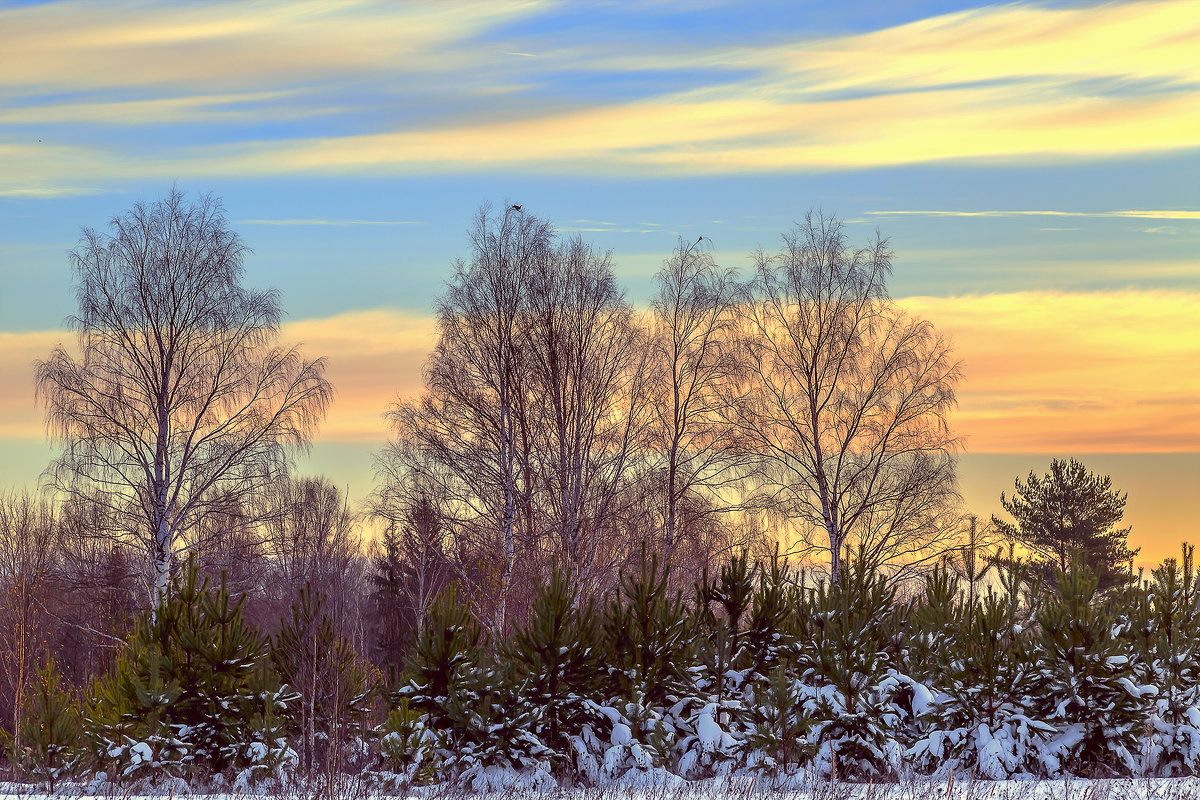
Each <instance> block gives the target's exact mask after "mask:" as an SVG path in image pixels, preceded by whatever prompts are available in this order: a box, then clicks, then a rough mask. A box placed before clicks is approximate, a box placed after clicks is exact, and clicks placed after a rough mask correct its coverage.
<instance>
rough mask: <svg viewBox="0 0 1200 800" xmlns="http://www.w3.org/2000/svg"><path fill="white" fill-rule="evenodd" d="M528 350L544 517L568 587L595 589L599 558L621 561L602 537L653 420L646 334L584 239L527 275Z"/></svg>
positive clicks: (603, 260) (606, 261) (608, 268)
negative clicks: (571, 584) (567, 576)
mask: <svg viewBox="0 0 1200 800" xmlns="http://www.w3.org/2000/svg"><path fill="white" fill-rule="evenodd" d="M522 345H523V347H522V354H523V356H524V358H525V363H526V366H525V370H524V379H525V387H526V391H527V393H528V395H529V403H530V404H531V406H532V409H533V410H532V411H531V413H530V418H531V420H532V422H531V426H532V428H533V435H532V439H533V442H534V444H533V447H532V453H533V459H534V464H533V466H532V469H533V470H534V472H535V473H536V482H537V486H538V494H537V502H538V507H539V513H540V517H541V519H543V520H544V523H543V525H544V529H545V530H546V531H547V532H548V533H549V534H550V535H551V537H552V539H553V540H555V547H556V549H557V550H558V552H559V554H561V556H562V558H563V559H564V560H565V562H566V563H565V566H566V567H567V568H568V570H569V572H570V576H571V579H572V580H573V581H574V582H575V583H576V585H577V586H578V587H580V588H581V589H584V590H587V589H589V588H595V587H594V586H589V584H591V583H593V582H594V581H595V580H596V578H597V577H598V576H599V574H600V572H601V571H602V567H603V564H602V563H601V561H600V559H599V557H600V556H601V555H602V554H607V556H608V560H609V561H612V560H613V559H614V558H616V557H618V556H619V555H623V554H621V553H620V551H619V550H617V549H615V548H613V547H611V546H609V545H611V544H612V542H606V541H605V540H604V537H605V536H606V535H608V534H611V531H610V530H608V525H609V522H610V517H612V516H613V515H614V514H615V512H617V511H618V510H619V509H618V508H617V506H618V504H619V503H620V502H621V500H622V498H624V497H627V496H628V493H627V492H625V491H624V489H625V488H626V485H627V483H628V481H629V479H630V476H631V474H632V473H633V470H632V467H633V465H634V464H635V463H636V461H637V459H639V458H641V457H642V455H643V450H644V448H645V445H646V436H647V432H648V424H649V421H650V414H649V404H650V399H651V398H650V397H649V388H650V387H649V347H648V342H647V331H646V330H645V329H644V327H643V326H642V325H641V324H639V321H638V319H637V317H636V315H635V314H634V311H633V308H632V307H631V306H630V305H629V303H628V302H626V300H625V298H624V294H623V293H622V292H621V290H620V289H619V288H618V287H617V284H616V279H615V277H614V275H613V271H612V265H611V254H609V253H601V252H599V251H597V250H595V249H594V248H593V247H592V246H591V245H589V244H587V243H585V242H584V241H582V240H581V239H579V238H578V237H573V238H571V239H568V240H567V241H565V242H563V243H562V244H561V245H560V247H559V248H558V250H557V252H556V254H555V257H554V258H553V259H551V260H548V261H546V262H544V263H543V265H542V268H541V269H539V270H538V271H537V272H535V274H534V275H533V276H532V277H531V280H530V286H529V318H528V323H527V324H526V325H525V326H523V328H522Z"/></svg>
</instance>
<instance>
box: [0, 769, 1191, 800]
mask: <svg viewBox="0 0 1200 800" xmlns="http://www.w3.org/2000/svg"><path fill="white" fill-rule="evenodd" d="M672 777H675V776H672ZM169 788H170V791H168V790H167V788H164V789H163V790H162V791H161V793H145V794H143V793H139V794H128V793H126V792H125V791H122V790H120V789H117V788H114V789H113V790H112V791H111V792H110V793H107V794H84V791H85V788H84V787H83V786H82V785H78V784H71V785H67V786H64V787H63V788H62V789H61V790H60V791H59V792H57V793H55V794H53V795H51V794H46V793H45V792H44V789H42V788H40V787H36V786H31V785H28V784H18V783H0V800H2V799H3V798H18V797H19V798H21V800H52V799H53V800H60V799H61V798H71V800H164V798H167V797H170V798H172V800H186V798H196V800H248V798H261V800H297V798H304V797H310V796H314V792H313V791H310V790H309V789H308V788H306V787H302V786H297V787H289V788H288V789H286V790H284V791H279V792H277V793H269V794H256V793H255V791H254V790H253V789H250V790H247V791H237V792H235V793H232V794H230V793H226V794H195V795H189V794H187V793H186V792H181V791H179V789H180V787H179V786H177V785H174V786H171V787H169ZM316 791H317V792H318V793H319V795H320V796H323V797H331V798H333V800H338V799H339V798H343V797H344V798H347V800H393V799H394V800H435V799H436V798H440V797H447V796H449V797H453V798H455V799H456V800H491V799H492V798H497V797H502V798H504V800H524V799H525V798H528V799H529V800H539V799H541V798H545V799H546V800H768V798H770V800H917V798H921V799H922V800H924V799H925V798H929V799H930V800H985V798H986V799H987V800H1060V799H1068V798H1079V799H1080V800H1185V799H1186V798H1196V797H1200V778H1128V779H1119V780H1084V779H1079V778H1072V779H1066V780H1041V781H971V780H963V781H958V782H955V781H947V780H930V779H922V778H916V779H912V780H908V781H903V782H901V783H899V784H853V783H844V782H838V783H830V782H826V781H814V780H813V779H811V778H809V777H807V776H805V775H797V776H794V777H792V778H791V779H787V780H784V781H780V782H777V783H775V784H774V785H772V783H771V782H770V781H767V780H766V779H760V780H754V779H751V778H746V777H734V778H722V779H714V780H707V781H690V782H686V781H681V780H679V779H678V778H677V777H675V780H674V781H670V782H663V783H659V782H657V781H653V780H649V781H645V782H637V781H628V780H621V781H618V782H615V783H613V784H612V785H609V786H606V787H603V788H590V789H579V790H570V789H564V790H559V789H551V790H549V791H537V790H525V791H521V790H511V789H510V790H507V791H502V792H493V793H469V792H463V791H462V790H461V789H458V790H455V789H448V788H447V787H444V786H424V787H416V788H414V789H413V790H412V791H410V792H408V793H405V794H389V793H377V792H373V791H370V790H365V789H364V788H363V787H362V786H354V787H346V788H345V789H343V790H341V791H334V792H332V793H329V792H328V790H327V789H326V788H325V787H321V788H320V789H319V790H316Z"/></svg>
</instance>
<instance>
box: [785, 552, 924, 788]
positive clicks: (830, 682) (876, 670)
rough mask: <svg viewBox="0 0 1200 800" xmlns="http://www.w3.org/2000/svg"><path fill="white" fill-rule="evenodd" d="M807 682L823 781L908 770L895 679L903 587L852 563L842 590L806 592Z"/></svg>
mask: <svg viewBox="0 0 1200 800" xmlns="http://www.w3.org/2000/svg"><path fill="white" fill-rule="evenodd" d="M806 595H807V596H806V598H805V602H803V603H801V604H800V606H799V607H798V608H797V611H798V614H799V616H800V617H801V624H802V626H803V627H802V632H801V634H800V635H801V641H802V646H801V651H800V655H799V660H800V663H799V669H800V678H801V680H802V682H804V683H805V684H807V685H808V686H810V687H811V689H812V699H811V700H809V701H808V703H809V709H810V711H809V713H810V715H811V716H812V718H813V721H814V724H813V729H812V733H811V734H810V736H811V737H812V738H813V739H814V741H815V742H816V743H817V753H816V756H815V758H814V761H813V766H814V767H815V768H816V769H817V770H818V771H819V772H820V773H821V774H823V775H831V776H832V775H835V774H836V775H838V776H843V777H863V778H877V777H882V776H887V775H892V774H894V773H895V771H896V770H897V769H898V768H899V766H900V755H901V746H900V744H899V743H898V742H897V741H896V739H895V737H894V731H895V728H896V724H897V715H896V712H895V709H894V707H893V705H892V694H893V692H894V691H895V690H896V688H897V683H896V681H895V680H894V679H889V677H888V670H889V668H890V667H891V663H890V661H891V659H890V655H889V647H888V645H889V644H890V640H891V632H890V630H889V628H890V625H891V624H892V623H894V621H895V616H894V614H893V605H894V602H895V587H893V586H889V584H888V582H887V580H886V579H885V578H884V576H882V575H876V574H874V573H872V572H871V570H870V569H869V568H868V567H867V566H866V563H865V561H864V560H863V559H851V558H847V559H846V560H844V561H843V562H842V570H841V572H840V574H839V580H838V582H837V583H829V582H826V581H823V580H819V581H817V583H816V585H815V586H812V587H810V588H808V589H807V590H806Z"/></svg>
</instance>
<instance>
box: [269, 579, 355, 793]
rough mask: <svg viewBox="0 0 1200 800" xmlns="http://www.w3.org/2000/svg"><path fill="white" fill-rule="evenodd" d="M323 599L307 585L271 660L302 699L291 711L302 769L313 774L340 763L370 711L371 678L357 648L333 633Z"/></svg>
mask: <svg viewBox="0 0 1200 800" xmlns="http://www.w3.org/2000/svg"><path fill="white" fill-rule="evenodd" d="M324 605H325V597H324V595H322V594H321V593H320V592H318V591H316V590H314V589H313V588H312V586H311V585H305V586H304V588H302V589H301V590H300V597H299V600H298V602H297V603H295V604H293V605H292V609H291V618H290V619H287V620H284V622H283V624H282V625H281V626H280V628H279V632H278V633H277V634H276V635H275V637H274V639H273V640H272V642H271V660H272V662H273V663H274V665H275V668H276V669H277V670H278V671H279V674H280V676H281V677H282V678H283V680H285V681H286V682H287V684H288V686H290V687H291V688H292V689H293V690H294V691H296V692H297V693H298V694H299V695H300V698H299V700H300V701H299V702H298V703H296V704H294V705H293V708H294V709H295V710H296V711H298V712H299V713H298V714H297V715H296V716H295V717H294V723H295V724H296V725H297V726H298V727H299V729H300V753H299V758H300V767H301V768H302V769H303V770H304V771H305V772H306V773H311V772H312V770H313V768H314V766H316V765H318V764H319V765H321V766H322V767H323V769H324V770H326V771H329V770H331V769H332V768H334V767H335V766H337V765H339V764H340V761H341V755H342V751H343V747H342V746H343V745H344V744H346V743H347V742H348V741H349V740H351V739H352V738H354V737H357V736H360V735H361V734H362V732H363V727H364V723H365V721H366V717H367V714H368V713H370V707H369V704H368V702H367V700H368V697H367V693H368V687H367V675H366V670H365V669H364V667H363V665H362V664H361V663H360V662H359V660H358V656H357V655H356V654H355V652H354V648H353V647H352V646H351V645H350V643H349V642H348V641H346V640H345V639H344V638H343V637H341V636H338V635H336V634H335V633H334V630H333V622H332V621H331V620H330V619H329V616H328V615H327V614H326V613H325V612H324Z"/></svg>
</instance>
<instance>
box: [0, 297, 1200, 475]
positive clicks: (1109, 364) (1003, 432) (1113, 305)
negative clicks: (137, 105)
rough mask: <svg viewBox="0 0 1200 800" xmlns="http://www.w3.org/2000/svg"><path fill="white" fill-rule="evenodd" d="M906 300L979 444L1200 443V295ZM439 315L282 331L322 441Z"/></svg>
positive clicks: (17, 387) (362, 438) (3, 398)
mask: <svg viewBox="0 0 1200 800" xmlns="http://www.w3.org/2000/svg"><path fill="white" fill-rule="evenodd" d="M898 302H899V303H900V304H901V305H902V306H904V307H905V308H906V309H908V310H909V311H911V312H912V313H915V314H918V315H920V316H923V317H925V318H927V319H929V320H930V321H932V322H933V323H934V324H935V325H936V326H937V327H938V328H939V329H940V330H942V331H944V332H946V333H949V334H950V335H951V336H952V337H953V339H954V343H955V347H956V353H957V354H958V356H959V357H960V358H962V359H963V360H964V361H965V362H966V379H965V381H964V382H963V384H962V385H961V387H960V390H959V400H960V406H959V409H958V411H957V412H955V414H954V415H953V418H952V421H953V424H954V427H955V430H956V431H957V432H958V433H960V434H961V435H963V436H965V437H966V445H967V450H968V452H975V453H1055V454H1061V453H1068V452H1070V453H1086V452H1107V453H1120V452H1128V453H1136V452H1200V293H1195V292H1141V291H1118V292H1096V293H1073V294H1069V293H1049V292H1017V293H1009V294H992V295H974V296H964V297H907V298H900V299H899V300H898ZM69 336H70V335H69V334H65V333H64V332H62V331H40V332H33V333H0V437H36V436H40V435H41V434H42V431H43V428H42V423H41V414H40V411H39V409H37V408H36V407H35V405H34V399H33V384H32V371H31V368H30V364H31V362H32V361H33V360H34V359H36V358H41V357H44V356H45V355H46V354H47V353H48V352H49V351H50V348H51V347H52V346H53V345H54V343H55V342H56V341H61V340H64V339H69ZM435 339H436V324H435V321H434V319H433V318H432V317H431V316H429V315H423V314H414V313H406V312H400V311H394V310H383V309H380V310H372V311H357V312H348V313H344V314H339V315H336V316H333V317H327V318H320V319H307V320H296V321H293V322H288V323H286V324H285V325H284V327H283V332H282V341H284V342H287V343H300V344H302V348H303V352H304V353H305V355H306V356H307V357H310V358H312V357H316V356H322V355H323V356H325V357H326V358H327V359H328V365H329V366H328V369H329V372H328V375H329V378H330V380H331V381H332V382H333V384H334V386H335V387H336V388H337V397H336V400H335V402H334V404H333V406H332V407H331V409H330V413H329V417H328V419H327V420H326V422H325V424H324V425H322V427H321V431H320V434H319V437H318V438H319V439H320V440H321V441H346V442H356V441H357V442H367V441H382V440H383V439H385V438H386V437H387V429H386V426H385V424H384V420H383V418H382V414H383V412H384V411H385V410H386V409H387V408H388V406H389V405H390V404H391V403H392V402H393V401H394V400H395V399H396V397H397V396H398V395H409V394H413V393H416V392H418V391H420V389H421V386H422V380H423V378H422V366H423V364H424V361H425V358H426V356H427V354H428V353H429V351H430V349H431V348H432V347H433V345H434V342H435Z"/></svg>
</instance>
